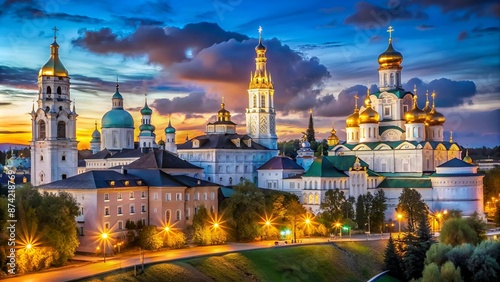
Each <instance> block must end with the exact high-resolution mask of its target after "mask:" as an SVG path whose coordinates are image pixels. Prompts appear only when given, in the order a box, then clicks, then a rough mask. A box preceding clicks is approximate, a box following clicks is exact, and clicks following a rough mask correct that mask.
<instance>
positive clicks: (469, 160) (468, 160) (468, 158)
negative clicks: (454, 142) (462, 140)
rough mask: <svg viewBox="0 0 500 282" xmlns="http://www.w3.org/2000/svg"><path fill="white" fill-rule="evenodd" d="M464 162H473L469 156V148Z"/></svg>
mask: <svg viewBox="0 0 500 282" xmlns="http://www.w3.org/2000/svg"><path fill="white" fill-rule="evenodd" d="M463 161H464V162H466V163H468V164H471V163H472V158H471V157H470V156H469V149H467V150H466V151H465V157H464V159H463Z"/></svg>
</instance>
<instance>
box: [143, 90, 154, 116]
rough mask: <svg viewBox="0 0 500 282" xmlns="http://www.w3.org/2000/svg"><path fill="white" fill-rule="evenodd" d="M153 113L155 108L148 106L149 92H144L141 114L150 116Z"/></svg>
mask: <svg viewBox="0 0 500 282" xmlns="http://www.w3.org/2000/svg"><path fill="white" fill-rule="evenodd" d="M152 114H153V110H151V109H150V108H149V107H148V94H147V93H144V107H143V108H142V109H141V115H143V116H150V115H152Z"/></svg>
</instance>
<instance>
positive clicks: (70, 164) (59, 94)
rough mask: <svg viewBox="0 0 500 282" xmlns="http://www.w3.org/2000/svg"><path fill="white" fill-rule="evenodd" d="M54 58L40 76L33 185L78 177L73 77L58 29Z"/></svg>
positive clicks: (35, 112)
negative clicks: (61, 52)
mask: <svg viewBox="0 0 500 282" xmlns="http://www.w3.org/2000/svg"><path fill="white" fill-rule="evenodd" d="M53 30H54V42H53V43H52V44H51V45H50V58H49V60H48V62H47V63H46V64H45V65H44V66H43V67H42V68H41V69H40V71H39V73H38V100H37V108H36V110H35V105H33V109H32V110H31V113H30V115H31V124H32V130H31V131H32V136H31V159H32V165H31V183H32V184H33V186H39V185H42V184H46V183H50V182H53V181H56V180H61V179H65V178H67V177H70V176H73V175H76V173H77V167H78V148H77V145H78V141H76V117H77V116H78V115H77V114H76V110H75V103H74V102H73V109H71V99H70V98H71V97H70V82H69V81H70V77H69V74H68V71H67V70H66V68H65V67H64V65H63V64H62V62H61V61H60V60H59V44H57V31H58V29H57V28H56V27H54V29H53Z"/></svg>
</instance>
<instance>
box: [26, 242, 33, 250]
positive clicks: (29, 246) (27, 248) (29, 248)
mask: <svg viewBox="0 0 500 282" xmlns="http://www.w3.org/2000/svg"><path fill="white" fill-rule="evenodd" d="M32 248H33V245H31V244H30V243H28V244H27V245H26V250H28V251H29V250H31V249H32Z"/></svg>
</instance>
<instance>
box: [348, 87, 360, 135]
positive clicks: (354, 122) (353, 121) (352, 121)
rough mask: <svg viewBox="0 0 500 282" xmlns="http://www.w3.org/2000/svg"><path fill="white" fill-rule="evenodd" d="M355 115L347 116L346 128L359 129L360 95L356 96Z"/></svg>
mask: <svg viewBox="0 0 500 282" xmlns="http://www.w3.org/2000/svg"><path fill="white" fill-rule="evenodd" d="M354 99H355V100H354V113H352V114H350V115H349V116H347V118H346V120H345V125H346V127H359V109H358V95H357V94H356V95H355V96H354Z"/></svg>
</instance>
